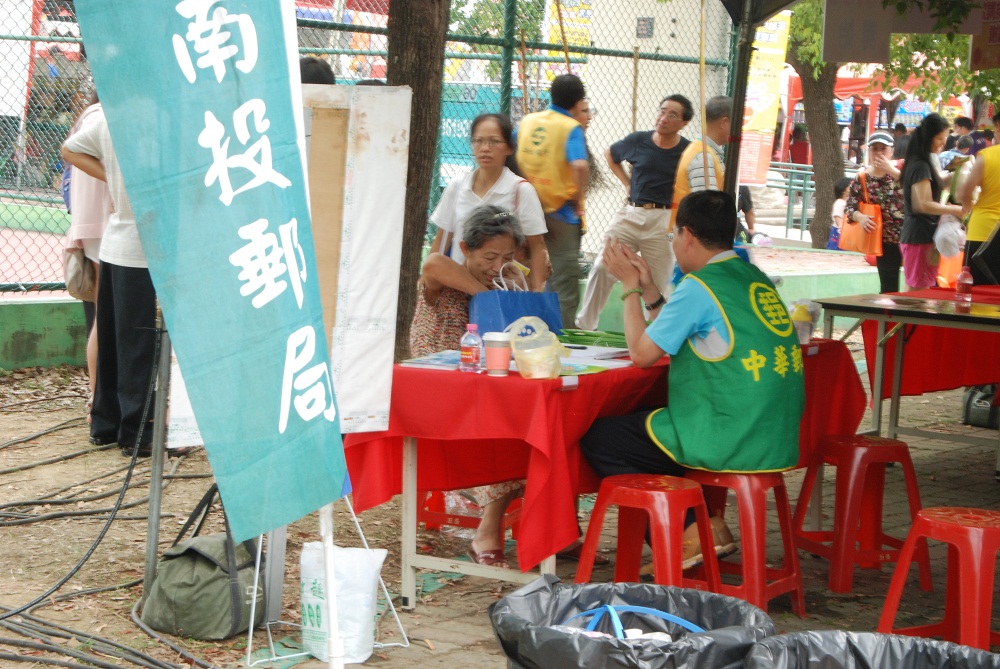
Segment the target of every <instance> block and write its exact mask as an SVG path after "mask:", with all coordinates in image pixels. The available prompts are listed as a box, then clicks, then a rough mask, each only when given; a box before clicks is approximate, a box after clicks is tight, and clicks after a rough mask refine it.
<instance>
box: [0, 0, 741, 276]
mask: <svg viewBox="0 0 1000 669" xmlns="http://www.w3.org/2000/svg"><path fill="white" fill-rule="evenodd" d="M700 11H701V3H699V2H696V1H695V0H671V1H670V2H661V1H660V0H635V1H634V2H629V3H622V2H615V1H613V0H452V16H451V25H450V32H451V35H450V37H449V41H448V42H447V44H446V47H445V48H446V53H445V67H444V91H443V94H442V114H441V134H440V138H439V143H438V156H439V175H440V176H439V179H438V180H437V182H436V183H435V184H434V185H433V186H432V189H433V190H432V195H431V203H432V206H433V204H435V203H436V201H437V198H438V196H439V194H440V191H441V190H442V189H443V188H444V186H445V185H446V184H447V182H448V180H450V179H451V178H453V177H455V176H456V175H458V174H462V173H463V172H466V171H468V170H471V169H473V168H474V166H475V165H474V162H473V158H472V151H471V147H470V145H469V128H470V124H471V121H472V119H473V118H475V117H476V116H477V115H479V114H480V113H484V112H504V113H509V114H510V115H511V117H512V118H513V120H514V123H515V125H516V123H517V122H518V120H519V119H520V118H521V116H523V114H524V113H525V111H536V110H538V109H542V108H544V107H545V106H547V104H548V93H547V90H548V85H549V82H550V81H551V80H552V78H554V77H555V76H557V75H558V74H561V73H564V72H566V71H567V62H568V67H569V69H570V71H572V72H574V73H575V74H578V75H579V76H580V77H581V78H582V79H583V80H584V82H585V83H586V85H587V93H588V98H589V100H590V103H591V109H592V110H593V112H594V114H595V117H594V120H593V122H592V123H591V126H590V129H589V130H588V132H587V142H588V145H589V147H590V149H591V152H592V154H593V158H594V161H595V164H596V165H597V167H598V169H597V170H595V172H596V177H595V178H596V182H595V183H594V184H593V186H592V189H591V192H590V195H589V199H588V204H587V219H588V226H589V233H588V234H587V236H586V237H585V238H584V239H585V242H584V246H585V250H586V251H587V252H590V253H593V252H594V251H596V249H597V247H598V246H599V244H600V241H601V238H602V236H603V233H604V231H605V229H606V228H607V226H608V224H609V222H610V219H611V216H612V214H613V212H614V211H615V209H616V208H617V207H618V206H619V205H620V203H621V200H622V198H623V196H624V190H623V188H622V187H621V185H620V184H619V183H618V182H617V180H616V179H614V178H613V177H612V176H611V174H610V172H609V171H608V169H607V167H606V165H605V162H604V152H605V150H606V149H607V148H608V146H610V145H611V143H612V142H614V141H616V140H618V139H620V138H622V137H624V136H625V135H627V134H628V133H630V132H632V131H633V130H635V129H652V124H653V120H654V116H655V114H656V111H657V109H658V106H659V103H660V100H662V99H663V98H664V97H665V96H667V95H670V94H672V93H681V94H683V95H685V96H687V97H688V98H690V99H691V100H692V101H695V102H696V106H697V100H699V99H700V97H701V89H700V86H701V82H702V79H704V85H705V95H706V97H711V96H712V95H718V94H722V93H725V92H726V91H727V90H728V89H729V63H730V60H731V57H730V55H731V52H732V30H731V27H732V24H731V22H730V19H729V16H728V14H726V12H725V10H724V8H723V5H722V3H718V2H715V3H709V5H708V6H707V8H706V12H707V14H706V17H705V21H704V53H705V58H706V63H707V65H706V68H705V73H704V77H702V74H701V67H700V65H699V53H700V51H701V49H700V44H701V43H702V33H701V26H702V17H701V14H700ZM296 15H297V20H298V26H299V29H298V38H299V47H300V51H301V52H302V53H303V54H312V55H316V56H318V57H321V58H324V59H327V60H328V61H329V62H330V64H331V65H332V66H333V69H334V72H335V73H336V76H337V81H338V83H344V84H347V83H357V82H359V81H362V80H365V79H384V77H385V73H386V59H387V55H388V54H387V50H386V49H387V47H386V36H385V34H386V24H387V21H388V0H297V2H296ZM79 36H80V35H79V28H78V27H77V24H76V18H75V14H74V9H73V2H72V0H0V100H2V101H3V106H2V108H0V240H2V247H0V248H2V251H0V293H5V292H6V293H18V292H25V291H32V290H59V289H61V288H62V284H61V272H62V265H61V253H60V252H61V249H62V247H63V238H64V235H65V233H66V230H67V228H68V226H69V216H68V214H67V213H66V209H65V205H64V203H63V200H62V196H61V191H60V184H61V179H62V173H63V165H62V162H61V160H60V157H59V147H60V145H61V144H62V142H63V140H64V139H65V138H66V135H67V134H68V132H69V131H70V129H71V127H72V124H73V122H74V121H75V119H76V118H77V116H78V115H79V113H80V111H81V110H82V109H83V108H84V106H85V104H86V99H87V97H88V95H89V93H90V92H91V89H92V82H91V78H90V72H89V68H88V66H87V62H86V54H85V52H84V50H83V49H82V48H81V43H80V39H79ZM564 43H565V45H566V48H565V49H564V48H563V45H564ZM700 129H701V114H700V113H696V115H695V118H694V120H692V122H691V123H690V124H689V125H688V126H687V128H685V130H684V131H683V133H682V134H684V135H685V136H688V137H692V138H693V137H695V136H696V135H697V134H698V133H700Z"/></svg>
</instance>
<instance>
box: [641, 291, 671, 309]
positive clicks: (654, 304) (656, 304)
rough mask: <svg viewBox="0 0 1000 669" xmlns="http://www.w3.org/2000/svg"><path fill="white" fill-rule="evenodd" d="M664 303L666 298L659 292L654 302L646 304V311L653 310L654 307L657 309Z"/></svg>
mask: <svg viewBox="0 0 1000 669" xmlns="http://www.w3.org/2000/svg"><path fill="white" fill-rule="evenodd" d="M666 303H667V298H665V297H663V294H662V293H661V294H660V297H659V298H657V299H656V301H655V302H652V303H650V304H647V305H646V311H653V310H655V309H659V308H660V307H662V306H663V305H664V304H666Z"/></svg>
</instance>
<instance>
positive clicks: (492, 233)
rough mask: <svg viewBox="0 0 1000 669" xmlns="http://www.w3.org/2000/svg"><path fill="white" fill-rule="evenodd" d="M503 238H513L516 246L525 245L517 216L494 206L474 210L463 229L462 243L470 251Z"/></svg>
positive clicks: (488, 205) (485, 205) (489, 205)
mask: <svg viewBox="0 0 1000 669" xmlns="http://www.w3.org/2000/svg"><path fill="white" fill-rule="evenodd" d="M501 236H508V237H513V238H514V245H515V246H521V244H523V243H524V233H523V232H522V231H521V222H520V221H518V220H517V216H515V215H514V214H512V213H511V212H509V211H507V210H506V209H501V208H500V207H497V206H495V205H492V204H484V205H483V206H481V207H476V208H475V209H473V210H472V213H471V214H469V218H468V220H466V221H465V225H464V226H463V229H462V241H464V242H465V245H466V246H468V247H469V250H470V251H475V250H476V249H478V248H482V246H483V245H484V244H486V242H488V241H489V240H491V239H493V238H494V237H501Z"/></svg>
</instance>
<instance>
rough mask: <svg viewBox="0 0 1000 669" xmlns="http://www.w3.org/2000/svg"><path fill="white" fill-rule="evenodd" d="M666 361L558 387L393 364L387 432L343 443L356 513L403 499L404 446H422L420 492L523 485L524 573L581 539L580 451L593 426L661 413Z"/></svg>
mask: <svg viewBox="0 0 1000 669" xmlns="http://www.w3.org/2000/svg"><path fill="white" fill-rule="evenodd" d="M667 369H668V363H667V361H666V360H664V361H662V362H660V363H658V364H657V365H656V366H654V367H652V368H650V369H638V368H635V367H627V368H624V369H615V370H609V371H606V372H601V373H599V374H588V375H583V376H579V377H575V379H576V380H578V382H579V386H578V387H577V388H576V389H575V390H563V389H562V388H563V379H555V380H551V381H541V380H529V379H523V378H521V377H520V375H518V374H511V375H510V376H507V377H503V378H490V377H487V376H485V375H475V374H461V373H458V372H445V371H437V370H427V369H414V368H408V367H402V366H398V365H397V366H396V368H395V369H394V372H393V378H392V404H391V410H390V414H389V429H388V430H387V431H386V432H379V433H368V434H351V435H347V438H346V439H345V442H344V445H345V450H346V455H347V465H348V470H349V471H350V473H351V483H352V485H353V487H354V501H355V506H356V507H357V509H358V510H361V511H363V510H365V509H367V508H370V507H372V506H375V505H377V504H381V503H383V502H385V501H387V500H389V499H391V498H392V496H393V495H396V494H398V493H399V492H400V490H401V488H402V484H401V480H402V479H401V462H402V438H403V437H404V436H413V437H418V438H419V446H418V448H417V457H418V460H417V472H418V476H419V488H420V489H421V490H453V489H456V488H464V487H469V486H473V485H481V484H484V483H493V482H498V481H504V480H508V479H516V478H522V477H523V478H526V479H527V485H526V487H525V493H524V503H523V506H522V507H521V530H520V540H519V542H518V563H519V564H520V565H521V568H522V569H523V570H525V571H527V570H528V569H531V568H533V567H534V566H535V565H537V564H538V563H539V562H541V561H542V560H543V559H545V558H546V557H548V556H549V555H552V554H553V553H555V552H556V551H558V550H561V549H563V548H565V547H566V546H568V545H569V544H571V543H572V542H573V541H575V540H576V539H577V524H576V504H575V502H576V494H577V493H578V492H589V491H593V490H596V489H597V483H598V482H597V479H596V477H595V476H594V474H593V472H592V471H591V470H590V468H589V466H587V464H586V463H585V462H584V460H583V457H582V456H581V455H580V450H579V447H578V443H579V441H580V437H582V436H583V434H584V432H586V431H587V428H589V427H590V425H591V423H593V421H594V419H595V418H599V417H603V416H611V415H621V414H627V413H630V412H632V411H635V410H637V409H640V408H644V407H649V408H652V407H655V406H662V405H663V403H664V401H665V398H666V396H667Z"/></svg>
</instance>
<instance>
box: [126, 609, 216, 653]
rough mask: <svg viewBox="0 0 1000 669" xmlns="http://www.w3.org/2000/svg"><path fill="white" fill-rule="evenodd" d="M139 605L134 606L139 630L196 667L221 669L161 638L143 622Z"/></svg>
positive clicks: (133, 610)
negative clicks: (139, 612)
mask: <svg viewBox="0 0 1000 669" xmlns="http://www.w3.org/2000/svg"><path fill="white" fill-rule="evenodd" d="M139 604H140V602H136V603H135V605H134V606H132V622H134V623H135V624H136V625H138V626H139V629H141V630H142V631H143V632H145V633H146V634H148V635H149V636H151V637H152V638H154V639H156V640H157V641H159V642H160V643H162V644H163V645H165V646H167V647H169V648H170V649H172V650H174V651H175V652H177V653H179V654H180V655H181V656H182V657H185V658H187V659H189V660H191V661H192V662H193V663H194V664H195V665H196V666H199V667H203V668H204V669H219V667H216V666H215V665H214V664H209V663H208V662H206V661H205V660H202V659H200V658H197V657H195V656H194V655H192V654H191V653H189V652H187V651H186V650H184V649H183V648H181V647H180V646H178V645H177V644H175V643H174V642H173V641H171V640H170V639H167V638H165V637H162V636H160V635H159V634H157V633H156V632H155V631H154V630H153V629H152V628H151V627H149V626H148V625H146V623H144V622H142V618H140V617H139V614H138V613H137V611H138V610H139Z"/></svg>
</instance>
